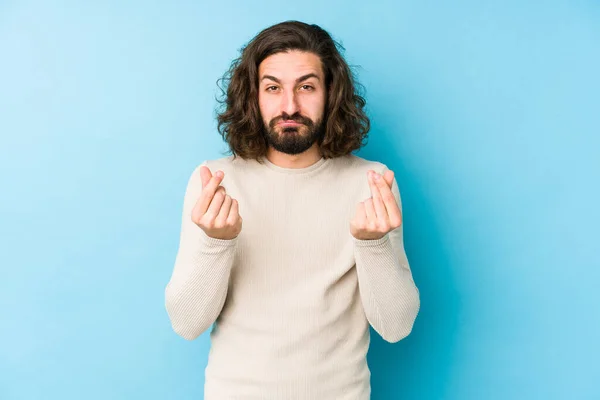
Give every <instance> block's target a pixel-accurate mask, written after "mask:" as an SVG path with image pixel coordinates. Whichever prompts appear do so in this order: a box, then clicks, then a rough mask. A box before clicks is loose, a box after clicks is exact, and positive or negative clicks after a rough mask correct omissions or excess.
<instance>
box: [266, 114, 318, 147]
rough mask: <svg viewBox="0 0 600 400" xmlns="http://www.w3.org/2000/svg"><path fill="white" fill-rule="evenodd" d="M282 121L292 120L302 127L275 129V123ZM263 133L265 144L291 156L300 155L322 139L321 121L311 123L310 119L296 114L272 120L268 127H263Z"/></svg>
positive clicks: (284, 115) (283, 115)
mask: <svg viewBox="0 0 600 400" xmlns="http://www.w3.org/2000/svg"><path fill="white" fill-rule="evenodd" d="M282 120H286V121H289V120H292V121H294V122H296V123H299V124H302V126H293V127H284V128H281V127H277V123H278V122H280V121H282ZM265 131H266V132H265V136H266V139H267V143H268V144H269V145H270V146H272V147H273V148H274V149H275V150H277V151H279V152H281V153H285V154H291V155H294V154H300V153H304V152H305V151H306V150H308V149H310V148H311V146H312V145H313V144H314V143H315V142H317V141H319V140H321V139H322V136H323V120H322V119H319V120H318V121H316V122H313V120H311V119H310V118H308V117H303V116H302V115H300V114H298V113H296V114H294V115H292V116H291V117H290V116H289V115H288V114H286V113H283V114H282V115H281V116H279V117H276V118H273V119H272V120H271V121H270V122H269V125H268V126H267V125H265Z"/></svg>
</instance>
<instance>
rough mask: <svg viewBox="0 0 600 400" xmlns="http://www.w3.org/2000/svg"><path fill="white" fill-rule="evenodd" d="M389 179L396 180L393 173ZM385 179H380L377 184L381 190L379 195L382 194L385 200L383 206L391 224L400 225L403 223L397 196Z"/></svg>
mask: <svg viewBox="0 0 600 400" xmlns="http://www.w3.org/2000/svg"><path fill="white" fill-rule="evenodd" d="M387 172H388V171H386V175H388V176H387V177H388V178H391V179H392V183H393V179H394V174H393V172H392V173H391V174H388V173H387ZM385 179H386V178H385V177H384V178H382V179H379V181H378V182H377V186H378V188H379V193H380V194H381V198H382V199H383V204H384V205H385V209H386V212H387V217H388V220H389V222H390V224H392V225H394V226H398V225H400V223H402V213H401V212H400V207H398V202H397V201H396V196H394V193H393V192H392V189H391V185H389V186H388V183H387V182H386V181H385Z"/></svg>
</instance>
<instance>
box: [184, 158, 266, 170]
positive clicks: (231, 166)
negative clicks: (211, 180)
mask: <svg viewBox="0 0 600 400" xmlns="http://www.w3.org/2000/svg"><path fill="white" fill-rule="evenodd" d="M254 164H256V161H255V160H244V159H243V158H241V157H236V158H234V157H233V155H231V156H226V157H221V158H213V159H205V160H204V161H202V162H201V163H200V164H197V165H196V166H195V167H194V170H193V173H194V174H195V173H198V172H199V171H200V168H201V167H202V166H205V167H208V169H209V170H210V172H211V173H212V174H214V173H215V172H217V171H219V170H221V171H223V172H225V173H226V174H227V173H228V172H230V173H233V172H236V171H245V170H248V168H249V167H251V166H253V165H254Z"/></svg>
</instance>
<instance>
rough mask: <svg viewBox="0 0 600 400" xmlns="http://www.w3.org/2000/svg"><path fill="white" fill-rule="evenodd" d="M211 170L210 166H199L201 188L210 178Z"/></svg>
mask: <svg viewBox="0 0 600 400" xmlns="http://www.w3.org/2000/svg"><path fill="white" fill-rule="evenodd" d="M212 176H213V175H212V172H211V171H210V168H208V167H207V166H205V165H203V166H201V167H200V178H201V179H202V188H203V189H204V187H205V186H206V185H207V184H208V182H209V181H210V178H212Z"/></svg>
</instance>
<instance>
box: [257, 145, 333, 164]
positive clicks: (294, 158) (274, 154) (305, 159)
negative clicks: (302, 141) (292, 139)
mask: <svg viewBox="0 0 600 400" xmlns="http://www.w3.org/2000/svg"><path fill="white" fill-rule="evenodd" d="M321 157H322V156H321V152H320V151H319V146H318V145H317V143H315V144H314V145H312V146H311V147H310V148H309V149H308V150H306V151H305V152H304V153H300V154H293V155H292V154H286V153H281V152H279V151H277V150H275V149H274V148H273V147H269V149H268V150H267V159H268V160H269V161H270V162H272V163H273V164H275V165H277V166H278V167H282V168H306V167H310V166H311V165H313V164H314V163H316V162H317V161H319V160H320V159H321Z"/></svg>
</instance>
